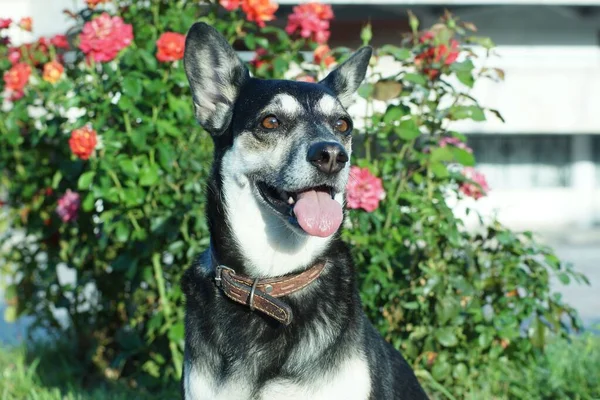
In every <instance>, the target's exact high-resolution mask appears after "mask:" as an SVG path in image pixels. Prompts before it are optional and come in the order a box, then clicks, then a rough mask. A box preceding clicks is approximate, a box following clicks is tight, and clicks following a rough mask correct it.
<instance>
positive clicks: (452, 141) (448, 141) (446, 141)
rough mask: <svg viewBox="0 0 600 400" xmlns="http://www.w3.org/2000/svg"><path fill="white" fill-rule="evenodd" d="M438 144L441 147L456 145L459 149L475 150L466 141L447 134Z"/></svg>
mask: <svg viewBox="0 0 600 400" xmlns="http://www.w3.org/2000/svg"><path fill="white" fill-rule="evenodd" d="M438 144H439V145H440V147H446V146H454V147H458V148H459V149H463V150H466V151H468V152H469V153H472V152H473V149H472V148H470V147H469V146H467V144H466V143H465V142H463V141H461V140H460V139H458V138H455V137H451V136H446V137H443V138H441V139H440V141H439V143H438Z"/></svg>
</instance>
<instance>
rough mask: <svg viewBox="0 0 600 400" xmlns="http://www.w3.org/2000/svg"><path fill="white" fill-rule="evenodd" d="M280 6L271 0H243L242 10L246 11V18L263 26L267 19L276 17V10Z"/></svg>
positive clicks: (270, 19)
mask: <svg viewBox="0 0 600 400" xmlns="http://www.w3.org/2000/svg"><path fill="white" fill-rule="evenodd" d="M277 8H279V6H278V5H277V3H273V2H272V1H271V0H242V10H243V11H244V13H246V19H247V20H248V21H251V22H256V25H258V26H259V27H261V28H263V27H264V26H265V21H272V20H274V19H275V11H277Z"/></svg>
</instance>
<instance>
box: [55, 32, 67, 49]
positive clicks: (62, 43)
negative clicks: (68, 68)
mask: <svg viewBox="0 0 600 400" xmlns="http://www.w3.org/2000/svg"><path fill="white" fill-rule="evenodd" d="M50 43H52V46H54V47H56V48H57V49H65V50H67V49H69V41H68V40H67V36H66V35H56V36H53V37H52V38H51V39H50Z"/></svg>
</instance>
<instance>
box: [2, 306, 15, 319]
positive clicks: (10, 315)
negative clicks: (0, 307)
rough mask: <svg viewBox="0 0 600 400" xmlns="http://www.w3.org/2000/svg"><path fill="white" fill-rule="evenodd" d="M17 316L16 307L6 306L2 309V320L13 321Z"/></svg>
mask: <svg viewBox="0 0 600 400" xmlns="http://www.w3.org/2000/svg"><path fill="white" fill-rule="evenodd" d="M17 316H18V315H17V307H14V306H8V307H6V308H5V309H4V320H5V321H6V322H8V323H11V322H15V321H16V320H17Z"/></svg>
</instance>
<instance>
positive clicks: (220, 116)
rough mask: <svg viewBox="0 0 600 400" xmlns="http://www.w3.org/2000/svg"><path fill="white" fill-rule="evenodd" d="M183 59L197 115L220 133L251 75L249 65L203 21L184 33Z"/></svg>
mask: <svg viewBox="0 0 600 400" xmlns="http://www.w3.org/2000/svg"><path fill="white" fill-rule="evenodd" d="M183 63H184V68H185V73H186V75H187V78H188V81H189V82H190V88H191V89H192V97H193V99H194V109H195V111H196V119H198V122H200V125H202V127H204V129H206V130H207V131H208V132H209V133H210V134H211V135H212V136H219V135H221V134H223V133H224V132H225V131H226V130H227V128H228V127H229V124H230V123H231V117H232V115H233V106H234V104H235V101H236V100H237V98H238V95H239V94H240V90H241V89H242V86H243V85H244V84H245V83H246V82H247V81H248V79H249V78H250V74H249V73H248V69H247V68H246V67H245V66H244V64H243V63H242V61H241V60H240V59H239V57H238V56H237V54H236V53H235V50H233V48H232V47H231V46H230V45H229V43H227V40H225V38H224V37H223V36H222V35H221V34H220V33H219V32H217V30H215V29H214V28H213V27H211V26H209V25H207V24H205V23H203V22H197V23H195V24H194V25H192V27H191V28H190V30H189V32H188V34H187V37H186V40H185V54H184V58H183Z"/></svg>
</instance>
